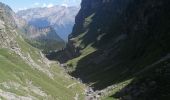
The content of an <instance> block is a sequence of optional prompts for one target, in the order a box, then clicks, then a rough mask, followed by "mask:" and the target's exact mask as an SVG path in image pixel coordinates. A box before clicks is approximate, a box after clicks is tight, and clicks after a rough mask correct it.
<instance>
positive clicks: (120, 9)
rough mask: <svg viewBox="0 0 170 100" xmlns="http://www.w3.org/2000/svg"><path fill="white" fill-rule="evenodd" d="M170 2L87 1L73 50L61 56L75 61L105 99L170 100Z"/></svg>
mask: <svg viewBox="0 0 170 100" xmlns="http://www.w3.org/2000/svg"><path fill="white" fill-rule="evenodd" d="M169 3H170V2H169V1H168V0H163V1H160V0H82V4H81V10H80V12H79V13H78V15H77V17H76V24H75V26H74V29H73V32H72V34H71V35H70V36H69V42H68V44H67V48H66V49H65V50H63V51H60V52H61V53H59V54H57V55H56V56H57V58H58V60H60V61H61V62H62V61H63V59H64V61H63V62H65V61H66V60H69V61H68V62H67V66H68V69H71V70H72V72H71V74H72V75H73V76H75V77H78V78H80V79H82V81H83V82H85V83H87V84H89V85H90V86H91V87H93V89H94V90H102V89H104V90H103V91H101V93H100V95H101V94H102V95H105V96H106V95H111V94H115V93H116V92H119V93H116V94H115V95H112V96H111V97H110V98H107V99H111V100H112V99H113V98H117V99H120V98H121V100H163V99H165V98H170V95H169V93H170V91H169V90H170V87H169V81H168V80H169V77H170V76H169V75H170V74H169V73H170V70H169V69H170V66H169V65H170V56H169V53H170V48H169V45H170V44H169V40H170V31H169V28H170V27H169V24H170V20H169V18H170V13H169V11H170V7H169V5H168V4H169ZM53 56H54V55H53ZM131 81H132V82H131ZM130 82H131V84H130V85H128V86H127V87H126V88H124V87H125V86H126V85H127V84H129V83H130ZM111 85H112V86H111ZM108 86H111V87H110V88H109V87H108ZM107 87H108V89H107ZM105 88H106V89H105ZM122 88H124V89H122ZM121 89H122V91H120V90H121ZM111 90H113V91H111ZM105 91H106V92H107V93H105Z"/></svg>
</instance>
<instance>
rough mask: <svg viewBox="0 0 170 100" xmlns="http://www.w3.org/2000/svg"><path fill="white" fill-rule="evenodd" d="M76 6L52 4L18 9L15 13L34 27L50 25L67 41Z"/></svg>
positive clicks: (75, 13) (76, 9)
mask: <svg viewBox="0 0 170 100" xmlns="http://www.w3.org/2000/svg"><path fill="white" fill-rule="evenodd" d="M78 11H79V8H78V7H65V6H58V5H56V6H53V7H50V8H47V7H44V8H31V9H27V10H22V11H18V12H17V15H18V16H20V17H21V18H23V19H25V20H26V21H27V22H28V24H29V25H32V26H35V27H39V28H42V27H48V26H52V27H53V28H54V29H55V30H56V33H58V35H59V36H60V37H61V38H62V39H64V40H65V41H67V38H68V34H70V33H71V32H72V28H73V25H74V23H75V16H76V15H77V13H78Z"/></svg>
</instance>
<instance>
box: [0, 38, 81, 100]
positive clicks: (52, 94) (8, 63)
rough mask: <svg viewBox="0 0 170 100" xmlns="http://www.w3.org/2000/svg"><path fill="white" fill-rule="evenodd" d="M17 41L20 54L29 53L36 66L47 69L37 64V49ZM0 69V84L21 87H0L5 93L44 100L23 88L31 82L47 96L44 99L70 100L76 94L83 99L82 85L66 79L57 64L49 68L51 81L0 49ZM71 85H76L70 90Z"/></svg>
mask: <svg viewBox="0 0 170 100" xmlns="http://www.w3.org/2000/svg"><path fill="white" fill-rule="evenodd" d="M17 41H18V43H19V45H20V47H21V50H22V52H24V53H30V55H31V58H33V60H34V61H35V62H36V63H37V64H38V65H40V66H42V67H47V66H44V65H45V64H44V63H41V62H38V59H40V58H41V56H40V54H39V51H38V50H37V49H35V48H33V47H31V46H30V45H28V44H27V43H26V42H24V41H23V40H22V39H21V38H19V37H18V38H17ZM0 69H1V70H0V83H3V82H16V83H18V84H20V85H21V86H20V87H19V89H16V88H15V87H11V88H5V87H4V86H3V85H0V89H2V90H3V91H5V92H11V93H14V94H16V95H18V96H28V95H31V96H33V97H36V98H38V99H44V97H42V96H40V95H39V94H36V93H34V92H32V90H31V88H30V90H27V91H26V90H25V89H24V88H23V87H24V86H25V87H28V81H31V82H32V84H33V85H34V86H36V87H39V88H40V89H41V90H42V91H44V92H45V93H46V94H47V95H48V96H47V97H46V99H51V100H52V99H55V100H56V99H59V100H72V99H74V97H75V96H76V93H78V94H79V95H80V96H79V97H80V99H82V98H83V95H82V93H83V85H80V84H79V83H77V82H76V81H74V80H71V79H70V78H68V76H67V75H66V73H65V72H64V70H63V69H62V68H59V66H57V64H54V63H53V64H51V67H50V68H49V70H50V72H51V73H53V74H54V79H51V78H49V77H48V76H47V75H46V74H45V73H43V72H41V71H38V70H37V69H32V68H31V66H29V65H28V64H26V63H25V62H24V61H23V60H22V59H21V58H20V57H19V56H18V55H16V54H15V53H13V52H11V51H9V50H6V49H0ZM73 83H77V84H76V85H74V86H73V87H71V88H67V87H68V86H69V85H70V84H73Z"/></svg>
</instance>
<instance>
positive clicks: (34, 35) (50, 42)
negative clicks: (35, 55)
mask: <svg viewBox="0 0 170 100" xmlns="http://www.w3.org/2000/svg"><path fill="white" fill-rule="evenodd" d="M22 28H23V29H24V32H25V33H26V34H23V37H25V40H26V41H27V42H28V43H30V44H31V45H32V46H34V47H36V48H38V49H41V50H42V51H43V53H49V52H52V51H58V50H61V49H63V48H65V41H64V40H63V39H61V38H60V37H59V36H58V34H57V33H56V31H55V30H54V29H53V28H52V27H44V28H37V27H34V26H28V25H27V26H26V27H25V26H24V27H22Z"/></svg>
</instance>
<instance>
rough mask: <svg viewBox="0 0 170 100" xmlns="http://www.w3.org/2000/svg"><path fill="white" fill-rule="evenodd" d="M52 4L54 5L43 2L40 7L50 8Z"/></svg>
mask: <svg viewBox="0 0 170 100" xmlns="http://www.w3.org/2000/svg"><path fill="white" fill-rule="evenodd" d="M53 6H54V4H52V3H49V4H46V3H43V4H42V6H41V7H47V8H51V7H53Z"/></svg>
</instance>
